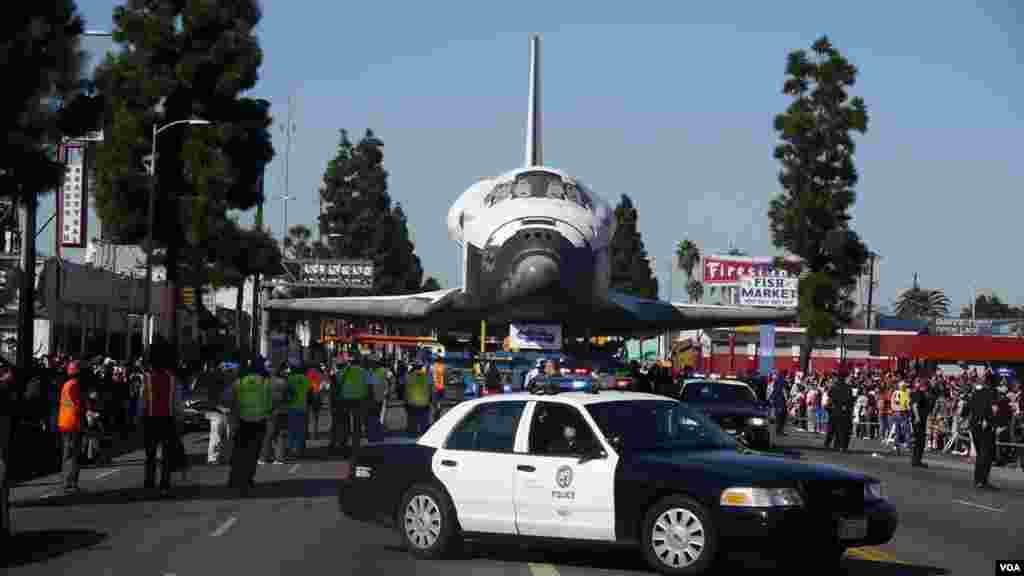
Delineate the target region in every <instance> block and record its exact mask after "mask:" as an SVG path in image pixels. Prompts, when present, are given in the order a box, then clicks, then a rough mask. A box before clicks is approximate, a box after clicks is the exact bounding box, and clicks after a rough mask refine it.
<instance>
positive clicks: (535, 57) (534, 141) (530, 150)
mask: <svg viewBox="0 0 1024 576" xmlns="http://www.w3.org/2000/svg"><path fill="white" fill-rule="evenodd" d="M543 163H544V154H543V148H542V143H541V122H540V35H539V34H534V35H533V36H531V37H530V106H529V116H528V117H527V119H526V166H527V167H530V166H541V165H543Z"/></svg>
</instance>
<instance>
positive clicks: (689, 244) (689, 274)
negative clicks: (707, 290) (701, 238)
mask: <svg viewBox="0 0 1024 576" xmlns="http://www.w3.org/2000/svg"><path fill="white" fill-rule="evenodd" d="M700 257H701V254H700V248H699V247H698V246H697V243H696V242H694V241H693V240H690V239H686V240H683V241H682V242H680V243H679V244H678V245H677V246H676V260H677V264H678V266H679V269H680V270H682V271H683V272H684V273H685V274H686V294H687V295H688V296H689V297H690V302H700V299H701V298H703V297H704V284H702V283H701V281H700V280H697V279H696V278H694V277H693V269H694V268H696V267H697V264H699V263H700Z"/></svg>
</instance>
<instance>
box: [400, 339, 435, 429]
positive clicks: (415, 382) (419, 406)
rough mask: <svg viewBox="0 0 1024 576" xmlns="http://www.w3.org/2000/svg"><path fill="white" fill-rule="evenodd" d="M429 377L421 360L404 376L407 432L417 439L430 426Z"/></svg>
mask: <svg viewBox="0 0 1024 576" xmlns="http://www.w3.org/2000/svg"><path fill="white" fill-rule="evenodd" d="M430 396H431V386H430V376H429V375H428V374H427V368H426V365H425V364H424V362H423V361H422V360H421V359H417V360H416V361H415V362H414V364H413V369H412V370H411V371H410V372H409V373H408V374H406V375H405V409H406V411H407V413H408V432H409V434H410V435H412V436H414V437H417V438H418V437H419V436H420V435H422V434H423V433H424V432H426V431H427V428H428V427H429V426H430Z"/></svg>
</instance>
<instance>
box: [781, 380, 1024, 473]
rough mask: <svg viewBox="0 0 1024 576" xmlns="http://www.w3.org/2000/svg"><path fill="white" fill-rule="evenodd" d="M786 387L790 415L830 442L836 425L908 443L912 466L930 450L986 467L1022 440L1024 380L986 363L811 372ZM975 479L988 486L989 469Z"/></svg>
mask: <svg viewBox="0 0 1024 576" xmlns="http://www.w3.org/2000/svg"><path fill="white" fill-rule="evenodd" d="M780 379H781V380H783V381H785V380H787V379H786V378H785V375H781V376H780ZM787 392H788V394H787V396H788V398H787V401H786V409H787V416H788V417H789V418H790V419H791V420H792V421H794V422H795V423H797V425H798V426H800V427H802V428H805V429H806V430H807V431H809V432H817V433H821V434H824V435H825V436H826V439H825V444H826V445H833V443H834V439H835V438H836V436H837V432H839V435H840V436H842V435H843V434H846V435H847V436H848V435H850V434H852V435H854V436H855V437H859V438H863V439H875V440H879V441H881V442H883V443H884V444H886V445H888V446H890V447H891V449H892V450H895V451H897V452H900V451H902V450H909V451H910V454H911V461H912V463H913V464H914V465H915V466H926V464H925V463H924V462H923V461H922V455H923V453H924V452H926V451H931V452H947V453H948V452H953V453H957V454H961V455H967V454H971V455H972V456H975V457H976V460H978V461H980V462H981V467H982V468H987V467H990V466H991V464H992V463H995V464H999V465H1001V464H1006V463H1008V462H1009V459H1010V457H1011V456H1012V455H1013V454H1014V453H1015V448H1014V446H1013V444H1017V443H1020V442H1024V438H1022V436H1021V430H1020V429H1021V426H1022V424H1024V418H1022V416H1021V414H1022V409H1024V394H1022V385H1021V382H1020V381H1019V380H1017V379H1016V378H1012V377H1009V376H1005V375H999V374H997V373H995V372H992V371H989V370H986V371H978V370H977V369H973V370H964V371H963V372H962V373H961V374H955V375H950V374H941V373H932V374H924V373H916V372H895V371H884V372H883V371H880V370H860V369H858V370H854V371H853V372H852V373H850V374H842V373H836V374H817V373H813V374H810V375H808V376H807V377H806V378H802V379H800V381H793V382H792V384H791V385H790V388H789V390H788V391H787ZM840 396H842V398H840ZM997 443H998V444H999V446H1000V447H1001V448H999V449H997V446H996V445H997ZM975 480H976V482H975V483H976V485H978V486H979V487H987V486H989V484H988V473H987V472H980V473H979V474H977V475H976V477H975Z"/></svg>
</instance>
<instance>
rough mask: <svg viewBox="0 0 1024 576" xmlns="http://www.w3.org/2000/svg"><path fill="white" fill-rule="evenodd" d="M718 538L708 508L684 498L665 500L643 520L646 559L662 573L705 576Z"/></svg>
mask: <svg viewBox="0 0 1024 576" xmlns="http://www.w3.org/2000/svg"><path fill="white" fill-rule="evenodd" d="M715 539H716V534H715V530H714V527H713V526H712V525H711V515H710V514H709V513H708V511H707V509H705V508H704V507H703V506H701V505H700V504H698V503H697V502H694V501H693V500H691V499H690V498H687V497H685V496H669V497H666V498H663V499H662V500H660V501H659V502H658V503H657V504H655V505H654V506H653V507H651V509H650V510H649V511H648V512H647V516H646V517H645V519H644V531H643V546H644V557H645V558H646V559H647V563H648V564H650V566H651V568H654V569H655V570H657V571H659V572H661V573H663V574H670V575H672V576H676V575H679V576H681V575H691V574H703V573H704V572H705V571H706V570H707V569H708V567H709V566H710V565H711V561H712V560H713V559H714V557H715V544H716V540H715Z"/></svg>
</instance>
